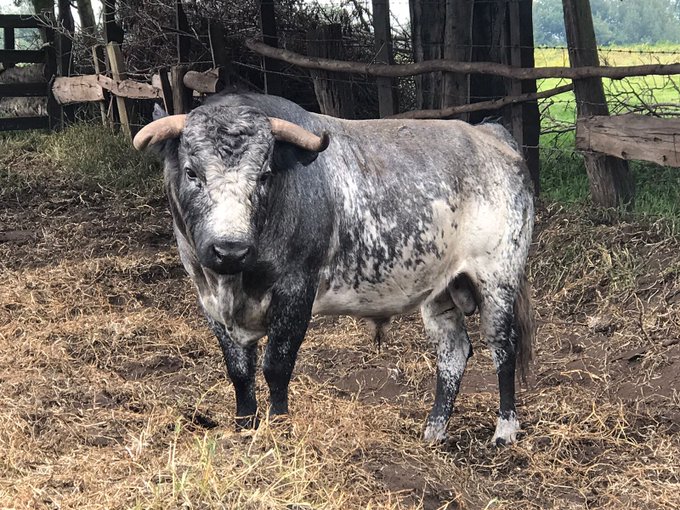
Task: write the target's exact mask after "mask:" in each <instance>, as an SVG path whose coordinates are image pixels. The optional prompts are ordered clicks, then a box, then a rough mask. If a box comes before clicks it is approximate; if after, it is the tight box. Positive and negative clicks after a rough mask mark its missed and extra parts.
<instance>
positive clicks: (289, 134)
mask: <svg viewBox="0 0 680 510" xmlns="http://www.w3.org/2000/svg"><path fill="white" fill-rule="evenodd" d="M269 122H270V123H271V125H272V133H273V134H274V138H276V139H277V140H279V141H282V142H288V143H292V144H293V145H297V146H298V147H300V148H302V149H306V150H308V151H313V152H322V151H324V150H326V147H328V143H329V142H330V140H329V138H328V133H326V132H325V131H324V132H323V133H322V134H321V136H317V135H315V134H314V133H310V132H309V131H307V130H306V129H305V128H303V127H301V126H298V125H297V124H293V123H292V122H288V121H287V120H283V119H277V118H276V117H269Z"/></svg>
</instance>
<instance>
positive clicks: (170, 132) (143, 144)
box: [132, 114, 187, 151]
mask: <svg viewBox="0 0 680 510" xmlns="http://www.w3.org/2000/svg"><path fill="white" fill-rule="evenodd" d="M186 120H187V116H186V114H182V115H168V116H167V117H163V118H162V119H158V120H154V121H153V122H152V123H150V124H147V125H146V126H144V127H143V128H142V129H140V130H139V133H137V134H136V135H135V138H134V140H132V145H134V146H135V149H137V150H138V151H142V150H144V149H146V148H147V147H148V146H149V145H153V144H155V143H158V142H162V141H163V140H169V139H171V138H177V137H178V136H179V135H180V134H181V133H182V130H183V129H184V124H185V123H186Z"/></svg>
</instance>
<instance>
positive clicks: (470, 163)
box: [158, 94, 534, 444]
mask: <svg viewBox="0 0 680 510" xmlns="http://www.w3.org/2000/svg"><path fill="white" fill-rule="evenodd" d="M268 117H277V118H280V119H284V120H287V121H290V122H293V123H295V124H297V125H299V126H302V127H303V128H305V129H306V130H308V131H310V132H311V133H315V134H317V135H321V134H322V133H324V132H325V133H327V134H328V135H329V137H330V144H329V145H328V147H327V148H326V149H325V150H324V151H323V152H319V153H316V152H311V151H308V150H304V149H300V148H299V147H297V146H295V145H293V144H290V143H287V142H281V141H277V140H276V139H275V137H274V135H273V134H272V131H271V128H270V123H269V120H268ZM158 146H160V149H161V154H162V155H163V158H164V161H165V183H166V190H167V195H168V198H169V202H170V208H171V210H172V214H173V219H174V229H175V234H176V236H177V243H178V246H179V253H180V256H181V259H182V262H183V264H184V266H185V268H186V270H187V272H188V273H189V275H190V276H191V279H192V280H193V282H194V284H195V286H196V289H197V291H198V296H199V298H200V302H201V305H202V307H203V309H204V311H205V314H206V316H207V318H208V321H209V323H210V325H211V327H212V329H213V331H214V332H215V334H216V335H217V338H218V340H219V342H220V344H221V347H222V349H223V352H224V357H225V360H226V363H227V369H228V373H229V376H230V378H231V380H232V381H233V384H234V388H235V392H236V405H237V409H236V416H237V426H238V427H252V426H256V425H257V417H256V415H257V404H256V398H255V384H254V381H255V370H256V366H257V361H256V352H257V349H256V345H257V342H258V341H259V340H260V339H261V338H262V337H264V336H265V335H266V336H268V343H267V346H266V350H265V356H264V360H263V363H262V366H263V371H264V375H265V378H266V381H267V383H268V386H269V389H270V406H269V412H270V414H272V415H277V414H282V413H286V412H287V411H288V385H289V381H290V378H291V374H292V371H293V367H294V364H295V359H296V356H297V352H298V348H299V346H300V344H301V342H302V340H303V338H304V336H305V332H306V330H307V326H308V324H309V321H310V319H311V317H312V314H321V315H338V314H347V315H353V316H357V317H364V318H367V319H369V320H371V321H373V322H375V323H376V324H378V325H379V326H378V329H379V330H380V329H381V326H382V325H383V324H385V323H386V322H387V321H388V320H389V318H390V317H392V316H395V315H399V314H404V313H410V312H412V311H414V310H417V309H420V311H421V314H422V317H423V321H424V325H425V330H426V332H427V335H428V337H429V339H430V340H431V341H432V342H433V344H434V345H435V347H436V352H437V385H436V395H435V402H434V406H433V408H432V411H431V413H430V415H429V416H428V418H427V422H426V427H425V433H424V435H425V439H426V440H428V441H441V440H444V439H445V437H446V429H447V425H448V421H449V418H450V417H451V413H452V410H453V403H454V400H455V398H456V395H457V393H458V389H459V385H460V381H461V378H462V376H463V371H464V370H465V366H466V363H467V360H468V358H469V357H470V356H471V354H472V348H471V345H470V340H469V338H468V335H467V332H466V329H465V315H469V314H471V313H474V312H475V311H476V310H477V311H479V313H480V324H481V332H482V335H483V338H484V340H485V342H486V344H487V345H488V347H489V348H490V350H491V354H492V358H493V362H494V364H495V367H496V372H497V374H498V383H499V393H500V406H499V413H498V421H497V427H496V431H495V434H494V435H493V442H494V443H495V444H508V443H512V442H513V441H515V440H516V435H517V432H518V431H519V430H520V425H519V421H518V418H517V413H516V409H515V368H516V361H517V360H519V362H517V364H518V366H519V367H520V368H524V366H525V365H526V362H527V361H528V359H529V356H530V353H531V338H532V336H533V329H532V322H531V306H530V300H529V289H528V285H527V283H526V279H525V277H524V268H525V263H526V259H527V254H528V251H529V244H530V240H531V234H532V227H533V219H534V207H533V196H532V190H531V184H530V178H529V174H528V171H527V168H526V166H525V164H524V162H523V159H522V157H521V155H520V154H519V153H518V151H517V150H516V147H517V145H516V144H515V143H514V140H512V138H511V137H510V135H509V133H507V131H505V130H504V129H503V128H502V127H501V126H498V125H492V124H485V125H480V126H471V125H469V124H466V123H464V122H460V121H455V120H442V121H438V120H361V121H350V120H340V119H335V118H331V117H327V116H324V115H317V114H312V113H308V112H306V111H304V110H303V109H302V108H300V107H299V106H297V105H296V104H294V103H291V102H289V101H287V100H284V99H281V98H278V97H273V96H263V95H257V94H238V95H222V96H220V95H217V96H213V98H211V99H210V100H209V101H208V102H207V103H206V104H205V105H203V106H200V107H199V108H197V109H195V110H194V111H193V112H191V113H190V114H189V115H188V117H187V118H186V124H185V127H184V130H183V132H182V134H181V136H179V137H178V138H175V139H170V140H167V141H165V142H162V143H160V144H158Z"/></svg>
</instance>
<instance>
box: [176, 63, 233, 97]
mask: <svg viewBox="0 0 680 510" xmlns="http://www.w3.org/2000/svg"><path fill="white" fill-rule="evenodd" d="M222 74H223V70H222V69H209V70H208V71H205V72H202V73H201V72H199V71H187V73H186V74H185V75H184V79H183V81H184V86H185V87H188V88H190V89H191V90H195V91H196V92H200V93H201V94H214V93H215V92H219V91H220V90H222V89H223V88H224V85H225V80H224V77H223V76H222Z"/></svg>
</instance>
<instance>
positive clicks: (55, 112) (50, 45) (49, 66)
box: [43, 18, 63, 131]
mask: <svg viewBox="0 0 680 510" xmlns="http://www.w3.org/2000/svg"><path fill="white" fill-rule="evenodd" d="M45 21H46V22H45V28H44V34H45V69H44V71H43V72H44V76H45V81H47V82H48V86H47V116H48V117H49V121H48V122H49V126H50V129H52V130H55V131H56V130H59V129H61V128H62V127H63V123H62V108H61V106H60V105H59V103H58V102H57V100H56V98H55V97H54V94H53V93H52V85H53V83H54V78H55V77H56V76H57V73H58V65H57V49H56V47H55V36H54V28H53V27H52V24H53V22H54V18H45Z"/></svg>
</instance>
